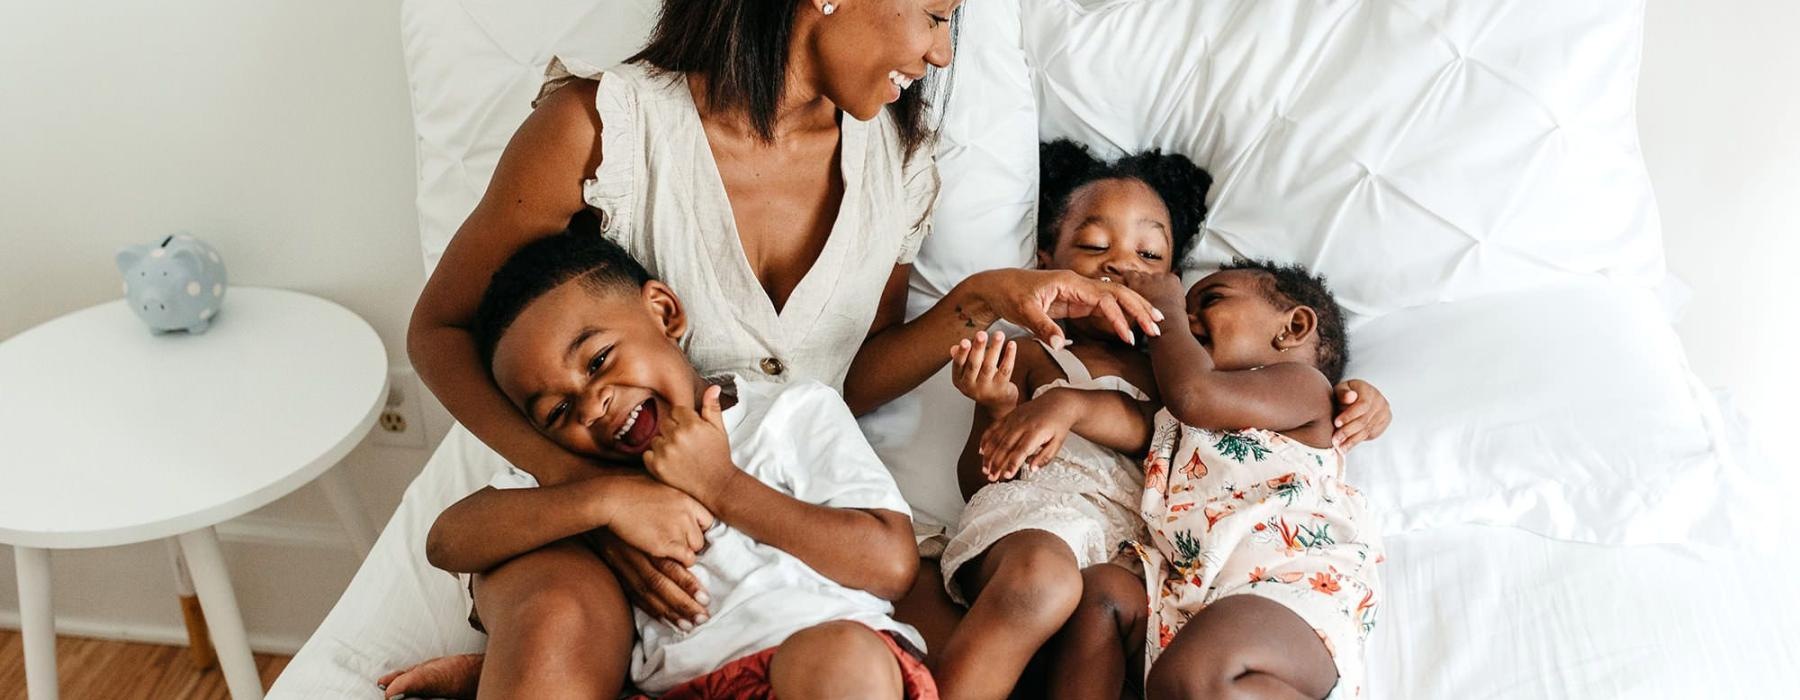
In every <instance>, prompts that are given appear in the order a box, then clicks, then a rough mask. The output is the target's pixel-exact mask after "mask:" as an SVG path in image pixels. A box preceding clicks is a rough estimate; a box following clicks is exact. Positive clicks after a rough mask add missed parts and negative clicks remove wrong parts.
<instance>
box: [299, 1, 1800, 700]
mask: <svg viewBox="0 0 1800 700" xmlns="http://www.w3.org/2000/svg"><path fill="white" fill-rule="evenodd" d="M656 5H657V3H656V2H654V0H616V1H613V2H577V1H575V0H529V1H526V2H499V1H497V0H460V1H458V2H450V1H447V0H407V2H406V3H405V4H404V6H403V14H404V19H403V34H404V36H403V41H404V46H405V53H406V59H407V63H408V70H409V77H410V83H411V89H412V97H413V107H414V111H415V123H416V126H417V130H418V167H419V200H418V204H419V218H420V235H421V238H422V241H423V244H424V245H423V248H424V251H425V264H426V265H427V267H430V266H431V265H433V264H434V263H435V262H436V258H437V254H438V253H439V252H441V251H442V250H443V247H444V245H445V243H446V242H447V241H448V240H449V237H450V236H451V234H452V233H453V232H454V231H455V228H456V226H457V225H458V224H460V223H461V221H462V219H463V218H464V217H465V216H466V215H467V213H468V211H469V210H470V209H471V208H472V207H473V206H474V203H475V201H476V199H477V198H478V197H479V195H480V193H481V191H482V189H483V188H484V187H485V185H486V183H487V180H488V176H489V174H490V173H491V172H492V170H493V167H494V163H495V161H496V160H497V158H498V156H499V153H500V151H501V149H502V148H503V146H504V144H505V141H506V138H507V136H508V135H510V133H511V132H512V130H513V129H514V128H515V127H516V125H517V124H518V123H519V122H520V120H522V119H523V117H524V115H525V113H526V110H527V105H528V103H529V101H530V99H531V98H532V97H533V96H534V95H535V93H536V91H537V87H538V81H539V77H540V76H541V75H542V72H543V68H544V66H545V65H546V64H547V63H548V62H549V59H550V57H551V56H552V55H563V56H565V57H569V58H572V59H575V60H579V61H584V62H587V63H591V64H593V65H598V66H604V65H607V64H609V63H611V62H615V61H617V60H619V59H620V58H622V57H624V56H625V55H627V54H629V53H630V52H631V50H632V49H633V48H635V46H636V45H637V43H638V42H639V41H641V39H642V37H643V36H644V33H645V31H646V29H647V28H648V26H649V24H650V22H651V21H652V20H653V16H654V12H655V9H656ZM1643 12H1644V5H1643V3H1642V2H1641V1H1629V0H1589V1H1586V2H1579V3H1549V2H1539V3H1519V2H1498V3H1472V2H1452V1H1450V0H1363V1H1361V2H1256V1H1255V0H1085V1H1078V0H973V1H971V2H969V3H967V5H966V6H965V7H964V8H963V10H962V11H961V15H960V17H959V19H958V32H959V44H958V56H957V59H956V67H955V72H954V79H953V81H952V85H951V91H950V93H949V97H948V100H947V101H946V102H945V104H944V111H943V113H942V120H943V122H942V123H943V132H942V133H943V137H942V139H941V142H940V144H939V147H938V158H939V165H940V168H941V170H942V174H943V180H944V194H943V197H942V199H941V200H940V203H939V207H938V210H937V214H936V216H937V219H936V232H935V233H934V234H933V236H932V237H931V238H930V239H929V240H928V241H927V242H926V245H925V248H924V250H923V251H922V252H921V255H920V260H919V263H918V265H917V267H916V269H915V275H914V278H913V280H912V292H913V294H912V298H913V306H914V309H913V310H914V311H915V312H916V311H918V310H921V309H923V308H924V306H925V305H926V304H928V303H930V301H931V300H932V299H934V298H936V297H938V296H940V295H941V294H943V292H944V291H945V290H947V289H949V288H950V287H951V286H952V285H954V284H955V283H956V281H958V280H960V279H962V278H963V277H965V276H967V275H968V274H970V273H972V272H974V271H977V270H981V269H987V268H992V267H1000V266H1018V265H1024V264H1027V263H1028V262H1029V260H1030V252H1031V217H1032V216H1033V215H1034V212H1033V208H1034V204H1033V203H1034V201H1035V172H1036V145H1037V143H1038V140H1039V139H1040V138H1042V139H1049V138H1057V137H1069V138H1074V139H1077V140H1080V141H1082V142H1084V143H1087V144H1089V145H1090V146H1092V147H1094V148H1095V149H1096V150H1098V151H1099V152H1101V153H1104V154H1108V155H1116V154H1119V153H1123V152H1128V151H1135V150H1140V149H1143V148H1150V147H1156V148H1163V149H1167V150H1172V151H1179V152H1181V153H1185V154H1187V155H1189V156H1190V157H1192V158H1194V159H1195V161H1196V162H1198V163H1200V164H1201V165H1202V166H1203V167H1206V168H1207V169H1208V170H1209V171H1211V172H1212V173H1213V175H1214V177H1215V185H1214V188H1213V190H1212V192H1211V194H1210V195H1209V200H1210V201H1211V204H1212V213H1211V215H1210V216H1209V219H1208V221H1207V224H1206V230H1205V232H1204V236H1203V238H1202V240H1201V242H1200V243H1199V245H1197V246H1196V249H1195V250H1194V251H1193V252H1192V254H1191V255H1190V256H1189V258H1188V260H1186V262H1187V263H1188V264H1189V265H1191V266H1193V267H1194V268H1195V269H1204V268H1205V267H1206V266H1208V265H1216V264H1217V263H1218V262H1220V261H1223V260H1227V259H1229V258H1231V257H1234V256H1252V257H1268V258H1276V259H1281V260H1291V261H1298V262H1303V263H1306V264H1308V265H1310V266H1312V267H1313V268H1315V269H1317V270H1320V271H1322V272H1324V273H1325V274H1326V275H1327V276H1328V277H1329V278H1330V279H1331V281H1332V282H1333V286H1334V287H1335V289H1336V290H1337V292H1338V294H1339V295H1340V298H1341V299H1342V301H1343V303H1344V305H1345V307H1346V308H1347V310H1348V311H1349V312H1350V314H1351V317H1352V330H1351V342H1352V361H1351V364H1350V368H1349V375H1350V376H1355V377H1362V378H1365V379H1368V380H1370V381H1372V382H1374V383H1376V384H1377V385H1378V386H1381V387H1382V388H1383V390H1384V391H1385V392H1386V393H1387V394H1388V396H1389V398H1390V400H1391V401H1392V402H1393V405H1394V407H1395V415H1396V421H1395V423H1394V426H1393V427H1392V428H1391V429H1390V431H1389V432H1388V434H1387V435H1386V436H1385V437H1384V438H1383V439H1381V440H1378V441H1376V442H1373V443H1369V444H1367V445H1365V446H1363V447H1360V448H1358V449H1357V450H1356V451H1355V452H1354V453H1353V454H1352V455H1351V457H1350V470H1351V476H1352V479H1353V480H1354V481H1355V482H1356V483H1358V484H1359V485H1360V486H1361V487H1362V488H1363V490H1364V491H1365V492H1366V493H1368V494H1369V496H1370V498H1371V500H1372V502H1373V503H1374V505H1376V506H1377V507H1378V509H1379V510H1380V511H1381V513H1382V517H1383V532H1384V535H1385V537H1386V541H1387V546H1388V561H1387V563H1386V564H1385V568H1384V569H1383V577H1384V579H1385V581H1386V584H1387V586H1388V593H1387V597H1388V599H1387V603H1386V606H1385V608H1384V610H1383V613H1382V619H1381V620H1380V623H1379V625H1378V627H1377V630H1376V634H1375V637H1374V640H1373V642H1372V645H1373V646H1372V648H1371V650H1370V653H1369V664H1370V668H1369V672H1370V677H1371V686H1370V690H1371V694H1372V695H1373V696H1375V697H1393V698H1414V697H1418V698H1427V697H1431V698H1436V697H1458V698H1461V697H1509V698H1510V697H1695V696H1701V697H1757V696H1772V695H1779V694H1784V691H1786V690H1787V688H1786V687H1785V686H1786V679H1787V678H1791V677H1792V676H1793V674H1794V673H1796V672H1800V641H1796V633H1795V632H1794V630H1795V629H1796V628H1800V596H1795V595H1794V592H1795V588H1794V584H1793V583H1792V582H1793V581H1795V580H1800V579H1797V578H1796V576H1797V575H1800V565H1795V564H1793V563H1790V560H1791V559H1792V558H1791V557H1785V556H1784V555H1783V554H1782V553H1781V549H1782V548H1781V545H1782V544H1784V543H1785V542H1786V541H1788V540H1787V539H1786V538H1787V537H1790V536H1792V535H1795V534H1800V529H1796V528H1795V526H1793V525H1792V524H1789V523H1785V522H1783V520H1782V519H1781V518H1779V517H1777V516H1778V514H1777V512H1776V510H1775V507H1774V506H1775V504H1774V502H1773V498H1772V494H1774V493H1777V492H1779V491H1780V490H1781V489H1783V488H1791V486H1788V485H1783V484H1784V482H1783V481H1782V480H1783V479H1784V478H1786V477H1785V476H1784V475H1783V474H1781V473H1780V472H1778V471H1777V469H1776V467H1775V465H1774V463H1773V462H1771V461H1770V460H1768V459H1766V458H1765V456H1764V453H1763V451H1762V450H1761V449H1760V447H1759V442H1758V439H1757V433H1756V431H1754V430H1753V429H1751V427H1750V426H1748V425H1747V423H1746V421H1744V420H1743V419H1742V417H1740V416H1737V415H1736V414H1735V413H1734V411H1732V410H1731V408H1730V405H1729V402H1728V401H1724V400H1721V399H1722V397H1721V395H1719V394H1716V393H1715V392H1713V391H1710V390H1708V389H1707V388H1706V387H1705V386H1704V385H1702V384H1701V383H1700V382H1699V381H1698V380H1697V379H1696V378H1695V377H1694V376H1693V373H1692V372H1691V371H1690V370H1689V369H1688V367H1687V363H1686V359H1685V356H1684V354H1683V352H1682V348H1681V344H1680V342H1679V340H1678V338H1677V337H1676V335H1675V333H1674V331H1673V329H1672V327H1671V319H1673V318H1675V317H1676V315H1677V314H1678V313H1679V311H1680V309H1679V306H1680V304H1679V301H1680V294H1679V293H1678V289H1679V287H1678V284H1677V283H1674V282H1672V281H1671V280H1670V279H1669V278H1668V276H1667V273H1666V270H1665V269H1664V264H1663V248H1662V238H1661V236H1662V232H1661V230H1660V224H1659V222H1658V219H1657V213H1656V207H1655V200H1654V197H1653V196H1652V193H1651V191H1650V187H1649V180H1648V177H1647V173H1646V171H1645V169H1644V166H1643V163H1642V160H1641V157H1640V156H1639V153H1638V149H1637V133H1636V125H1635V116H1636V115H1635V105H1636V79H1637V71H1638V58H1639V55H1640V52H1641V50H1642V46H1641V44H1642V21H1643ZM967 416H968V406H967V404H966V403H965V402H964V401H963V400H962V399H961V398H960V397H959V396H957V395H956V393H955V392H954V390H953V389H952V388H951V387H950V386H949V384H948V381H947V380H946V379H945V378H944V377H943V376H941V375H940V376H939V377H937V378H935V379H934V380H932V381H931V382H928V383H927V384H926V385H925V386H923V387H921V388H920V389H919V390H917V391H915V392H914V393H913V394H911V395H909V396H907V397H905V398H903V399H901V400H899V401H896V402H894V403H893V404H890V405H889V406H887V407H884V408H883V409H881V410H880V411H877V412H876V413H874V414H872V415H870V416H868V417H866V418H865V419H864V421H863V423H864V429H865V432H866V433H867V434H868V436H869V438H870V441H871V443H872V444H874V445H875V446H876V448H877V450H878V451H879V452H880V453H881V454H882V456H883V458H884V460H886V461H887V462H888V464H889V466H890V468H891V469H892V470H893V471H894V473H895V475H896V478H897V480H898V481H899V482H900V484H901V487H902V489H903V490H904V491H905V492H906V495H907V497H908V500H909V501H910V502H911V503H912V504H913V506H914V508H915V510H916V513H917V518H918V520H919V521H920V522H922V523H925V524H937V525H943V524H945V523H948V522H953V521H954V518H955V517H956V514H957V511H958V509H959V508H960V505H961V502H960V499H959V498H958V495H957V493H958V492H957V489H956V486H955V482H954V478H953V474H952V469H951V465H952V464H953V463H954V455H955V452H956V450H958V449H960V446H961V444H962V437H963V435H964V433H965V432H966V430H967ZM501 466H502V462H501V461H500V460H499V459H498V457H496V456H495V455H494V454H493V453H492V452H491V451H489V450H487V449H486V448H485V447H483V446H482V445H481V444H480V443H479V441H477V440H475V439H474V438H473V437H472V436H470V435H469V434H468V433H467V432H466V431H465V430H463V429H461V428H460V427H458V428H454V429H452V431H451V433H450V435H449V437H447V438H446V439H445V441H444V443H443V444H442V445H441V446H440V447H439V448H438V450H437V452H436V453H435V454H434V456H433V457H432V459H431V460H430V462H429V463H428V464H427V465H426V467H425V469H424V470H423V472H422V473H421V474H420V475H419V477H418V478H417V479H416V480H415V481H414V482H413V484H412V485H411V486H410V487H409V488H408V490H407V492H406V494H405V497H404V499H403V501H402V503H401V505H400V508H399V510H398V511H397V512H396V513H395V514H394V517H393V519H392V520H391V521H390V522H389V523H388V526H387V527H386V529H385V530H384V532H383V533H382V535H381V537H380V539H379V541H378V542H377V543H376V545H375V548H374V551H373V552H372V553H371V555H370V556H369V558H368V559H367V560H366V561H365V563H364V564H363V566H362V568H361V569H360V570H359V571H358V572H357V574H356V576H355V578H354V580H353V581H352V582H351V585H350V587H349V589H348V590H346V591H345V593H344V596H343V598H342V599H341V600H340V601H339V602H338V604H337V606H336V607H335V608H334V609H333V610H332V612H331V613H330V615H329V616H328V617H327V618H326V620H325V621H324V623H323V624H322V625H321V626H320V627H319V629H318V631H317V632H316V633H315V634H314V635H313V637H312V638H311V639H310V640H309V641H308V642H307V643H306V645H305V646H304V648H302V649H301V650H300V652H299V653H298V654H297V655H296V656H295V658H294V660H293V662H292V663H291V664H290V665H289V666H288V668H287V670H286V672H285V673H283V675H282V676H281V678H280V679H279V680H278V681H277V682H276V685H275V687H274V689H273V690H272V691H271V693H270V695H271V697H275V698H286V697H295V698H299V697H345V698H348V697H369V698H375V697H379V696H380V693H379V692H378V691H377V690H376V689H375V687H374V686H373V679H374V678H375V677H376V676H377V675H379V674H380V673H381V672H383V671H386V670H388V669H391V668H395V667H399V666H403V665H407V664H411V663H414V662H417V661H419V660H422V659H425V658H429V657H432V656H437V655H441V654H446V653H453V652H461V651H472V650H477V649H479V648H481V645H482V638H481V637H480V636H479V635H478V634H476V633H475V632H473V631H472V630H470V629H469V628H468V626H467V625H466V623H464V622H463V614H464V613H465V611H464V610H463V609H462V598H461V595H460V593H459V591H458V590H457V588H456V582H455V580H454V579H453V578H452V577H450V576H449V575H447V574H443V573H441V572H438V571H435V570H433V569H432V568H431V567H430V566H429V565H428V564H426V563H425V561H424V557H423V540H424V536H425V532H426V530H427V528H428V527H429V525H430V523H431V520H432V519H433V518H434V517H435V516H436V514H437V512H438V511H439V510H441V509H442V508H443V507H444V506H445V505H447V504H448V503H450V502H452V501H454V500H455V499H457V498H459V497H461V496H462V495H464V494H466V493H468V492H470V491H471V490H473V489H474V488H476V487H477V486H479V485H480V484H482V483H485V481H486V479H487V476H488V475H489V474H491V473H492V472H493V471H495V470H496V469H499V468H500V467H501Z"/></svg>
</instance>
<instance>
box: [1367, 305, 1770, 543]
mask: <svg viewBox="0 0 1800 700" xmlns="http://www.w3.org/2000/svg"><path fill="white" fill-rule="evenodd" d="M1350 340H1351V357H1350V367H1349V375H1350V376H1355V377H1361V378H1364V379H1367V380H1369V381H1370V382H1373V383H1374V384H1375V385H1376V386H1379V387H1381V389H1382V391H1383V392H1384V393H1385V394H1386V395H1387V396H1388V399H1389V401H1391V402H1392V405H1393V407H1394V417H1395V418H1394V423H1393V426H1392V427H1391V428H1390V429H1389V430H1388V432H1387V434H1386V435H1384V436H1383V437H1382V438H1381V439H1379V440H1375V441H1372V442H1368V443H1364V444H1363V445H1362V446H1360V447H1357V448H1356V449H1354V450H1353V451H1352V452H1351V454H1350V460H1349V470H1350V471H1349V475H1348V478H1349V480H1350V482H1351V483H1353V484H1356V485H1357V486H1358V487H1360V488H1362V490H1363V491H1364V492H1365V493H1366V494H1368V497H1369V499H1370V502H1371V503H1373V504H1375V505H1377V506H1378V507H1379V508H1380V510H1382V511H1384V514H1385V518H1386V523H1385V525H1386V530H1387V531H1389V532H1401V531H1408V530H1422V529H1429V528H1435V527H1441V526H1446V525H1452V524H1457V523H1470V522H1473V523H1486V524H1493V525H1512V526H1517V527H1522V528H1525V529H1528V530H1531V531H1533V532H1537V533H1539V534H1542V535H1546V536H1549V537H1556V538H1560V539H1568V540H1579V541H1586V542H1598V543H1605V544H1642V543H1659V542H1661V543H1678V542H1691V541H1711V542H1715V543H1718V544H1723V545H1732V544H1738V542H1737V541H1736V540H1737V539H1738V538H1739V537H1741V536H1744V535H1749V534H1751V533H1753V532H1755V531H1756V524H1757V523H1758V522H1759V518H1760V516H1761V515H1762V511H1760V510H1759V509H1758V508H1757V507H1756V504H1757V503H1758V500H1757V499H1755V498H1754V496H1755V490H1754V489H1753V488H1752V487H1751V485H1750V480H1749V477H1748V476H1747V474H1746V473H1745V471H1744V470H1743V468H1742V467H1741V466H1740V465H1739V464H1738V463H1737V461H1736V460H1734V459H1732V458H1731V455H1730V454H1729V452H1728V451H1729V449H1730V448H1729V445H1728V444H1727V443H1728V441H1727V439H1726V435H1727V433H1726V431H1725V430H1724V423H1723V422H1722V420H1721V418H1720V415H1719V413H1718V408H1717V404H1716V403H1715V402H1714V400H1713V398H1712V396H1711V394H1710V392H1708V391H1706V389H1705V387H1704V386H1703V385H1701V384H1700V383H1699V382H1698V380H1697V379H1695V377H1694V376H1693V374H1692V373H1691V372H1690V371H1689V370H1688V367H1687V360H1686V357H1685V355H1684V354H1683V352H1682V349H1681V344H1680V341H1679V339H1678V338H1677V337H1676V335H1675V332H1674V330H1673V329H1672V328H1670V327H1669V324H1668V323H1667V322H1666V321H1664V320H1663V310H1662V306H1661V304H1660V303H1659V302H1658V301H1657V299H1656V298H1655V296H1654V295H1653V294H1651V293H1650V292H1648V291H1646V290H1640V289H1633V288H1628V287H1625V286H1623V285H1618V284H1615V283H1611V282H1607V281H1604V280H1592V281H1584V282H1572V283H1568V284H1563V285H1557V286H1551V287H1545V288H1542V289H1537V290H1531V291H1525V292H1513V293H1507V294H1497V295H1490V296H1487V297H1483V298H1480V299H1471V300H1467V301H1461V302H1447V303H1441V304H1435V305H1432V306H1429V307H1425V308H1420V309H1411V310H1407V311H1401V312H1396V313H1392V314H1389V315H1387V316H1384V317H1382V318H1380V319H1377V320H1375V321H1372V322H1369V323H1367V324H1364V325H1362V326H1361V327H1359V328H1357V329H1355V331H1354V332H1353V333H1352V334H1351V336H1350Z"/></svg>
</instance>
